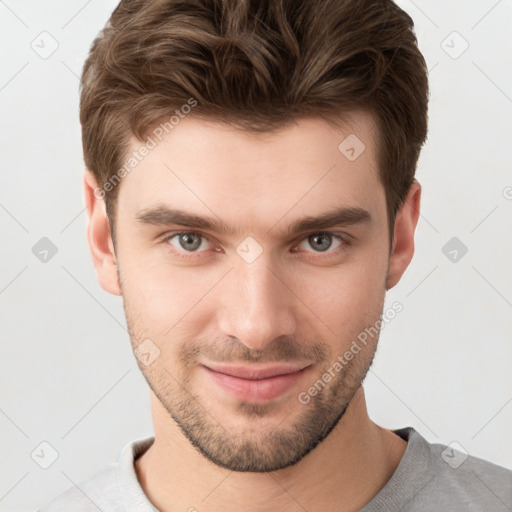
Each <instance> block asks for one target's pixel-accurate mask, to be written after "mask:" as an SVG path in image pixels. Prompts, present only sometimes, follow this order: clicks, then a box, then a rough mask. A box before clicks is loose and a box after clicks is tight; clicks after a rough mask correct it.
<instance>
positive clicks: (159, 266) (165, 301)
mask: <svg viewBox="0 0 512 512" xmlns="http://www.w3.org/2000/svg"><path fill="white" fill-rule="evenodd" d="M141 261H145V264H144V265H142V264H141V263H140V262H141ZM119 267H120V276H121V285H122V293H123V299H124V300H125V301H126V302H129V304H130V310H131V311H132V314H136V318H138V319H139V322H142V323H143V326H141V327H143V328H145V329H147V330H148V331H151V335H152V336H155V337H159V338H160V339H162V338H165V337H166V336H170V337H171V336H172V337H176V334H177V333H180V332H181V333H182V334H185V333H186V332H187V329H188V328H190V325H191V324H192V325H194V326H195V327H196V328H197V327H199V326H201V325H202V323H203V322H202V319H201V316H202V311H203V309H204V304H206V303H207V301H205V299H207V297H208V294H209V292H210V291H211V290H212V289H213V288H214V287H215V285H216V284H217V283H218V281H219V279H220V278H221V277H222V275H223V274H224V273H225V272H226V271H227V270H229V268H227V270H226V268H224V267H222V268H221V267H215V268H213V267H212V268H209V269H207V268H206V267H192V268H186V267H177V266H175V265H170V264H166V263H165V262H163V261H161V258H158V261H157V260H155V261H150V260H149V261H148V258H145V259H144V258H142V257H139V256H134V257H133V258H132V259H130V258H123V260H122V261H120V262H119ZM192 320H193V322H191V321H192ZM148 336H149V334H148Z"/></svg>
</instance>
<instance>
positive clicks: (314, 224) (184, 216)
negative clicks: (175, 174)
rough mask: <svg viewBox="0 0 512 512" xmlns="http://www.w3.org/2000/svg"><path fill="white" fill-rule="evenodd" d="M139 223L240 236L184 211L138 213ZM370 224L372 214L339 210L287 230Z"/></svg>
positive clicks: (212, 220) (216, 221)
mask: <svg viewBox="0 0 512 512" xmlns="http://www.w3.org/2000/svg"><path fill="white" fill-rule="evenodd" d="M136 219H137V220H138V221H139V222H141V223H143V224H150V225H155V226H168V225H172V224H176V225H179V226H184V227H187V228H195V229H203V230H206V231H211V232H214V233H218V234H229V235H232V236H237V235H240V234H241V230H240V229H238V228H237V229H235V228H230V227H229V226H228V225H227V224H225V223H224V222H223V221H221V220H219V219H215V218H213V217H202V216H199V215H195V214H193V213H188V212H185V211H182V210H176V209H172V208H168V207H167V206H163V205H158V206H155V207H153V208H146V209H143V210H141V211H139V212H138V213H137V215H136ZM371 221H372V217H371V215H370V213H369V212H368V211H367V210H364V209H363V208H360V207H345V208H338V209H336V210H333V211H330V212H326V213H323V214H321V215H318V216H306V217H302V218H300V219H298V220H296V221H294V222H293V223H292V224H291V225H290V226H289V227H288V229H286V234H287V235H288V236H292V235H294V234H298V233H301V232H303V231H313V230H322V229H326V228H331V227H336V226H349V225H354V224H367V223H370V222H371ZM276 224H277V223H276ZM274 226H275V225H274ZM272 229H274V227H272V228H270V229H269V231H272Z"/></svg>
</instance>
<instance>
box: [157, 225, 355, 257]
mask: <svg viewBox="0 0 512 512" xmlns="http://www.w3.org/2000/svg"><path fill="white" fill-rule="evenodd" d="M178 235H196V236H199V237H201V238H203V239H204V240H207V241H208V242H210V243H211V244H213V243H214V242H213V240H212V239H211V238H210V237H209V236H207V235H205V234H203V233H200V232H198V231H173V232H170V233H166V234H165V235H164V236H163V239H162V243H164V244H166V245H167V249H168V250H169V251H170V252H171V253H172V254H173V255H174V256H177V257H178V258H183V259H188V260H190V259H195V255H200V254H201V253H202V252H204V251H198V252H195V251H193V252H187V251H185V250H183V251H177V250H175V249H174V248H173V247H172V245H171V244H170V243H169V241H170V240H171V239H172V238H174V237H175V236H178ZM313 235H328V236H331V237H332V238H333V239H335V240H337V241H338V242H340V244H341V245H339V246H338V247H337V248H335V249H334V250H331V251H330V250H329V249H327V251H326V252H325V253H323V252H321V251H320V252H317V253H316V256H315V258H316V259H319V258H320V259H323V258H326V257H329V256H332V255H334V254H338V253H340V252H342V251H345V250H346V249H347V248H348V246H349V245H350V243H349V241H348V240H347V239H348V235H344V234H343V235H342V234H340V233H332V232H330V231H315V232H312V233H309V234H307V235H304V236H303V237H302V238H301V239H300V240H299V241H298V243H297V244H295V245H294V248H295V247H296V246H298V245H300V243H301V242H303V241H304V240H306V239H308V238H309V237H310V236H313ZM306 252H312V253H313V254H315V251H306ZM294 253H296V251H294Z"/></svg>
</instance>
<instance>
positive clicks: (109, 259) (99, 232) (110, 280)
mask: <svg viewBox="0 0 512 512" xmlns="http://www.w3.org/2000/svg"><path fill="white" fill-rule="evenodd" d="M84 193H85V207H86V209H87V217H88V225H87V241H88V243H89V249H90V251H91V256H92V261H93V264H94V267H95V268H96V275H97V276H98V282H99V283H100V285H101V287H102V288H103V289H104V290H105V291H107V292H109V293H112V294H113V295H121V286H120V283H119V277H118V272H117V259H116V255H115V251H114V245H113V243H112V237H111V233H110V225H109V222H108V217H107V212H106V209H105V201H104V200H103V194H102V193H101V189H99V188H98V184H97V181H96V179H95V177H94V176H93V174H92V173H91V172H90V171H89V170H86V171H85V174H84Z"/></svg>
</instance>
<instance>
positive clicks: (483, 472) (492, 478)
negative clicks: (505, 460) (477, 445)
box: [430, 444, 512, 510]
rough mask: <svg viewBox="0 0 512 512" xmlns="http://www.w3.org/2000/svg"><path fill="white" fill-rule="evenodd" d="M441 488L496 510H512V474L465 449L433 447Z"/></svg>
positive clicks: (434, 464) (435, 445) (435, 466)
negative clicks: (502, 507)
mask: <svg viewBox="0 0 512 512" xmlns="http://www.w3.org/2000/svg"><path fill="white" fill-rule="evenodd" d="M430 452H431V458H432V461H433V466H434V470H435V473H436V475H437V478H436V480H437V481H438V484H439V486H441V487H442V488H445V489H446V490H447V491H449V492H450V493H453V495H455V496H461V497H468V498H472V499H474V500H475V503H478V502H481V503H482V505H484V504H486V506H487V507H490V506H494V508H492V510H501V508H500V505H501V506H503V505H506V508H507V509H509V508H512V471H511V470H509V469H506V468H504V467H501V466H498V465H497V464H493V463H492V462H489V461H487V460H483V459H480V458H478V457H474V456H472V455H469V454H468V453H466V452H465V451H464V449H463V448H462V447H460V446H459V447H457V446H452V445H449V446H446V445H443V444H431V445H430Z"/></svg>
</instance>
